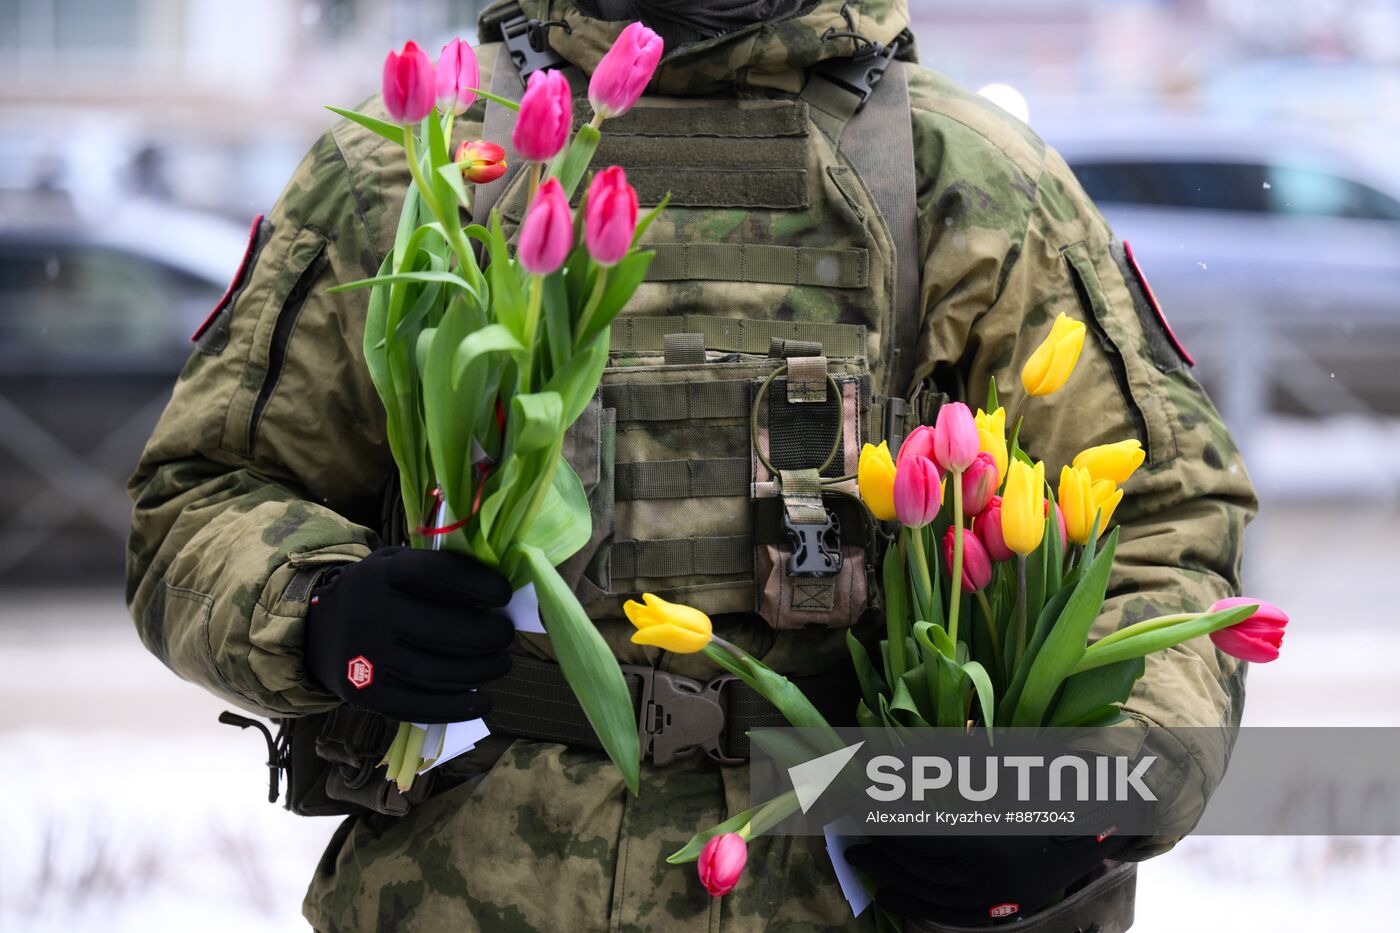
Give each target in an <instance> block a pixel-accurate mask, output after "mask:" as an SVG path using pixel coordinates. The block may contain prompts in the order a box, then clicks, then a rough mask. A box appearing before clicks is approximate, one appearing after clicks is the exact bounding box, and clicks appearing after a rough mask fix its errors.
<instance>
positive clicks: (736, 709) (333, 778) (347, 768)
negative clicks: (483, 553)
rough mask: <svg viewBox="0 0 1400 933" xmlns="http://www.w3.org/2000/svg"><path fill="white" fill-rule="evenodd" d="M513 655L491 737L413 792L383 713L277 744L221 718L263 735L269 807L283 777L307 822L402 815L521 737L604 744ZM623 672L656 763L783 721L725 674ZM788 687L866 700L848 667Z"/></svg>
mask: <svg viewBox="0 0 1400 933" xmlns="http://www.w3.org/2000/svg"><path fill="white" fill-rule="evenodd" d="M512 660H513V663H512V665H511V671H510V673H509V674H508V675H506V676H505V677H503V678H501V679H499V680H494V681H492V682H491V683H490V684H489V685H488V686H487V687H486V689H487V691H489V693H490V695H491V713H490V714H489V715H487V717H486V724H487V726H489V727H490V729H491V735H490V736H489V737H488V738H487V739H486V740H484V741H483V742H482V743H480V744H479V745H478V746H477V747H476V748H474V749H472V750H471V751H469V752H467V753H466V754H465V755H463V756H461V757H460V758H457V759H453V760H452V761H450V762H447V763H445V764H443V765H441V766H440V767H438V768H435V769H434V770H432V771H430V772H428V773H427V774H426V775H423V776H422V777H421V778H420V779H419V780H417V781H415V782H414V785H413V789H412V790H411V791H410V792H409V793H408V794H407V795H404V794H401V793H399V791H398V789H397V787H395V785H394V784H393V783H392V782H390V781H386V780H384V773H383V770H382V769H381V768H380V767H379V763H380V761H381V759H382V758H383V757H384V753H385V751H387V750H388V748H389V744H390V742H392V741H393V738H394V733H395V731H396V729H397V727H398V724H397V723H396V722H393V721H391V720H389V719H386V718H385V717H383V716H379V715H377V714H375V713H370V712H366V711H364V710H357V709H353V708H351V707H348V706H344V707H341V708H339V709H337V710H334V711H332V712H330V713H322V714H319V715H315V716H303V717H299V718H296V719H283V720H278V725H279V731H278V733H277V735H276V736H275V737H274V736H273V734H272V733H271V732H270V731H269V730H268V729H267V728H266V727H265V726H263V725H262V723H260V722H258V721H257V720H252V719H247V718H245V717H242V716H237V715H235V714H233V713H225V714H224V715H223V716H221V717H220V719H221V720H222V721H223V722H226V723H228V724H230V725H237V726H243V727H245V728H246V727H249V726H255V727H257V728H259V729H260V730H261V731H262V732H263V734H264V737H265V739H266V741H267V744H268V755H269V757H268V767H269V799H270V800H273V801H275V800H276V799H277V797H278V794H279V789H280V784H281V778H282V776H284V775H285V779H286V803H285V806H286V807H287V809H289V810H291V811H293V812H295V813H299V814H301V815H303V816H337V815H348V814H354V813H365V812H373V813H382V814H387V815H390V816H402V815H403V814H405V813H407V812H408V810H409V809H410V808H411V807H412V806H413V805H414V804H416V803H419V802H421V801H422V800H424V799H426V798H427V797H429V796H431V795H433V794H437V793H441V792H443V791H445V790H448V789H450V788H453V787H457V786H458V785H460V784H463V783H465V782H467V781H470V780H472V779H473V778H474V777H477V776H480V775H482V774H485V772H486V771H489V770H490V768H491V766H492V765H494V764H495V762H496V760H497V759H499V758H500V756H501V755H502V754H503V753H504V752H505V750H506V748H507V747H509V745H510V743H511V742H512V741H514V740H515V739H530V740H534V741H542V742H559V743H562V744H565V745H569V746H573V747H577V748H586V749H597V750H601V749H602V743H601V742H599V741H598V737H597V735H596V734H595V733H594V731H593V727H592V726H590V725H589V723H588V719H587V717H586V716H585V715H584V712H583V708H582V707H581V706H580V705H579V703H578V700H577V699H575V697H574V694H573V690H572V688H570V687H569V684H568V682H567V681H565V679H564V675H563V673H562V672H561V670H560V668H559V666H558V665H557V664H554V663H551V662H549V661H542V660H538V659H535V658H529V657H515V658H513V659H512ZM622 673H623V677H624V678H625V679H626V682H627V692H628V694H629V695H630V696H631V698H632V705H633V709H634V710H635V712H636V715H637V734H638V737H639V738H640V740H641V751H642V760H643V761H644V762H646V763H647V764H650V765H653V766H656V767H665V766H667V765H671V764H673V763H675V762H677V761H681V760H686V761H689V760H694V759H697V758H704V757H708V758H710V759H712V760H714V761H716V762H719V763H721V764H741V763H743V762H745V761H747V760H748V758H749V737H748V733H749V731H750V730H753V729H760V728H776V727H782V726H786V725H787V721H786V720H785V719H784V718H783V716H782V714H781V713H779V712H778V710H777V709H775V708H774V707H773V706H772V705H771V704H769V703H768V701H767V700H765V699H763V697H761V696H760V695H759V694H758V693H756V692H755V691H754V690H753V689H752V688H750V687H749V686H748V685H747V684H745V683H744V682H743V681H740V680H738V679H736V678H734V677H733V676H732V675H729V674H724V675H721V676H718V677H715V678H713V679H711V680H709V681H703V682H702V681H699V680H696V679H693V678H690V677H683V676H681V675H679V674H673V673H671V672H669V671H662V670H657V669H655V668H651V667H643V666H639V665H624V666H623V668H622ZM792 680H793V683H794V684H796V685H797V686H798V687H799V688H800V689H801V690H802V692H803V693H804V694H805V695H806V696H807V697H809V698H810V699H811V701H812V704H813V705H814V706H816V708H817V709H818V710H819V711H820V712H821V713H822V715H823V716H825V717H826V718H827V720H828V721H829V722H832V723H834V724H851V723H852V722H853V720H854V715H855V709H856V704H857V702H858V701H859V699H860V693H859V685H858V683H857V681H856V677H855V673H854V671H852V670H851V669H850V668H843V669H838V670H836V671H832V672H830V673H827V674H817V675H813V676H810V677H794V678H792Z"/></svg>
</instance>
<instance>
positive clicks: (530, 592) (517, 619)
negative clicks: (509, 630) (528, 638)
mask: <svg viewBox="0 0 1400 933" xmlns="http://www.w3.org/2000/svg"><path fill="white" fill-rule="evenodd" d="M506 615H508V616H510V622H511V624H512V625H514V626H515V630H516V631H517V632H534V633H536V634H538V635H544V634H546V632H545V630H544V623H543V622H541V621H540V598H539V596H537V595H536V594H535V584H533V583H527V584H525V585H524V586H522V587H521V588H520V589H518V590H516V591H515V595H514V596H512V597H511V598H510V602H508V603H506Z"/></svg>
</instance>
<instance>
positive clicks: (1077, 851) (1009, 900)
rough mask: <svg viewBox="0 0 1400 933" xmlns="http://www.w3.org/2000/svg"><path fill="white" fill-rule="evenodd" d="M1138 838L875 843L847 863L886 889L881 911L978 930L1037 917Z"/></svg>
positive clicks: (893, 839)
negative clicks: (1050, 903)
mask: <svg viewBox="0 0 1400 933" xmlns="http://www.w3.org/2000/svg"><path fill="white" fill-rule="evenodd" d="M1131 841H1132V838H1131V837H1124V836H1119V835H1117V834H1115V835H1111V836H1108V837H1107V838H1105V839H1102V840H1100V839H1099V837H1098V836H875V837H872V838H871V839H870V841H869V842H865V843H860V844H858V845H853V846H851V847H850V848H849V849H847V850H846V857H847V859H849V861H850V863H851V864H852V865H854V866H855V867H856V868H858V869H860V870H861V871H863V872H865V873H866V874H868V875H869V876H870V877H871V878H873V879H874V880H875V882H876V883H877V884H878V885H879V890H878V892H877V893H876V895H875V900H876V903H878V904H879V905H880V906H881V907H883V908H885V909H886V910H888V911H890V912H891V913H894V914H898V915H899V916H901V917H906V918H908V919H913V920H932V921H935V922H939V923H947V924H953V925H964V926H974V925H981V924H987V923H991V922H993V921H994V920H998V919H1002V918H1006V919H1009V920H1015V919H1019V918H1021V917H1026V916H1029V915H1030V914H1033V913H1035V912H1036V911H1037V910H1039V909H1040V908H1042V907H1044V906H1046V905H1047V904H1049V902H1050V900H1051V899H1052V898H1053V897H1054V896H1055V895H1056V894H1058V893H1060V892H1061V891H1063V890H1065V889H1066V888H1068V887H1069V886H1071V885H1072V884H1074V883H1075V882H1076V881H1079V880H1081V879H1082V878H1084V877H1085V876H1087V875H1088V874H1089V873H1090V872H1092V871H1093V870H1094V869H1095V868H1097V867H1098V866H1099V864H1100V863H1101V862H1102V861H1103V860H1104V859H1107V858H1112V857H1113V856H1114V855H1116V854H1117V853H1119V852H1121V851H1122V850H1123V849H1124V848H1126V847H1127V845H1128V843H1129V842H1131Z"/></svg>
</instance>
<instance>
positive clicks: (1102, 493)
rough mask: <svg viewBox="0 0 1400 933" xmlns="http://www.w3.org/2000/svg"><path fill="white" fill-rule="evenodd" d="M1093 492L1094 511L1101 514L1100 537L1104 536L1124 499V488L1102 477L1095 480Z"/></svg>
mask: <svg viewBox="0 0 1400 933" xmlns="http://www.w3.org/2000/svg"><path fill="white" fill-rule="evenodd" d="M1091 494H1092V495H1093V497H1094V511H1095V512H1097V513H1098V515H1099V537H1103V533H1104V532H1105V531H1107V530H1108V523H1109V522H1110V521H1112V520H1113V513H1114V511H1116V510H1117V508H1118V503H1120V502H1122V501H1123V490H1121V489H1119V488H1118V487H1117V486H1115V485H1114V483H1113V481H1112V480H1107V479H1101V480H1095V482H1094V486H1093V489H1092V490H1091Z"/></svg>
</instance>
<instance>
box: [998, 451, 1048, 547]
mask: <svg viewBox="0 0 1400 933" xmlns="http://www.w3.org/2000/svg"><path fill="white" fill-rule="evenodd" d="M1001 536H1002V538H1003V540H1005V542H1006V546H1007V547H1009V548H1011V550H1013V551H1015V552H1016V553H1017V554H1029V553H1030V552H1031V551H1034V550H1035V549H1036V548H1038V547H1040V541H1041V539H1042V538H1044V537H1045V464H1044V463H1037V464H1036V465H1035V466H1034V467H1029V466H1026V464H1025V463H1024V462H1023V461H1021V460H1013V461H1011V469H1010V472H1009V473H1008V474H1007V477H1006V491H1005V492H1003V493H1002V496H1001Z"/></svg>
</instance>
